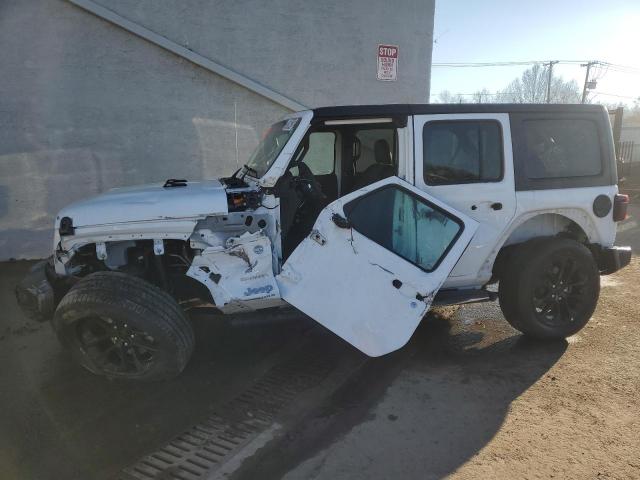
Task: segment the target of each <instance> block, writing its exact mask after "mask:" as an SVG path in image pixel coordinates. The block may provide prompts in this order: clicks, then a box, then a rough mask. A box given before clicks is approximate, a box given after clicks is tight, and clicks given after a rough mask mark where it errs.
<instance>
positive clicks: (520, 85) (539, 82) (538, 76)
mask: <svg viewBox="0 0 640 480" xmlns="http://www.w3.org/2000/svg"><path fill="white" fill-rule="evenodd" d="M547 82H548V70H547V68H545V67H544V66H542V65H540V64H536V65H534V66H533V67H531V68H529V69H527V70H525V71H524V72H523V73H522V76H521V77H520V78H516V79H515V80H513V81H512V82H511V83H509V85H507V87H506V88H504V89H503V90H500V91H499V92H498V95H497V96H496V99H495V101H497V102H508V103H545V102H546V98H547ZM550 93H551V95H550V101H551V103H580V87H579V86H578V84H577V83H576V81H575V80H571V81H568V82H565V81H564V80H563V79H562V77H553V78H552V79H551V91H550Z"/></svg>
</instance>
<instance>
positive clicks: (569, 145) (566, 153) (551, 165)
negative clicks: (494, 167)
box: [522, 119, 602, 179]
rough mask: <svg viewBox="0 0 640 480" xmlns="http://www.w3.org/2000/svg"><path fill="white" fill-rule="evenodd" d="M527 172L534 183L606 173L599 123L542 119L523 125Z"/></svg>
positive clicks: (527, 121) (579, 120) (583, 120)
mask: <svg viewBox="0 0 640 480" xmlns="http://www.w3.org/2000/svg"><path fill="white" fill-rule="evenodd" d="M522 126H523V133H524V140H525V146H526V157H525V165H526V166H525V168H526V172H527V176H528V177H529V178H532V179H539V178H561V177H586V176H593V175H599V174H600V173H601V172H602V158H601V152H600V139H599V136H598V128H597V125H596V123H595V122H593V121H591V120H585V119H540V120H525V121H523V122H522Z"/></svg>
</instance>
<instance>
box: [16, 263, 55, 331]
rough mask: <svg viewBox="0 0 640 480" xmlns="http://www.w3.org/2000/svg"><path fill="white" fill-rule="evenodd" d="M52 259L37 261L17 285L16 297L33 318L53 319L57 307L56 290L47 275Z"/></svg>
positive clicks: (38, 319) (27, 313)
mask: <svg viewBox="0 0 640 480" xmlns="http://www.w3.org/2000/svg"><path fill="white" fill-rule="evenodd" d="M48 268H50V260H43V261H42V262H38V263H36V264H35V265H34V266H33V267H31V270H29V273H28V274H27V276H26V277H24V279H22V281H21V282H20V283H19V284H18V285H17V286H16V290H15V292H16V299H17V300H18V305H19V306H20V308H22V311H23V312H24V314H25V315H26V316H27V317H29V318H30V319H32V320H37V321H39V322H43V321H46V320H49V319H51V317H52V316H53V312H54V310H55V307H56V302H55V292H54V290H53V287H52V285H51V283H50V282H49V279H48V277H47V269H48Z"/></svg>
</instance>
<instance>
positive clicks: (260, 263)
mask: <svg viewBox="0 0 640 480" xmlns="http://www.w3.org/2000/svg"><path fill="white" fill-rule="evenodd" d="M627 203H628V198H627V197H626V196H624V195H619V194H618V189H617V177H616V162H615V155H614V145H613V139H612V134H611V127H610V124H609V119H608V116H607V112H606V110H605V109H604V108H602V107H598V106H583V105H486V104H485V105H380V106H344V107H327V108H318V109H315V110H309V111H303V112H299V113H295V114H292V115H288V116H287V117H285V118H284V119H283V120H281V121H279V122H277V123H275V124H274V125H273V126H271V127H270V128H269V130H268V131H267V132H266V133H265V136H264V139H263V140H262V142H261V143H260V145H259V146H258V147H257V149H256V151H255V153H254V154H253V155H252V156H251V158H250V159H249V161H248V162H247V164H246V165H245V166H244V167H243V168H242V169H240V170H239V171H237V172H236V173H235V174H233V175H232V176H230V177H228V178H222V179H220V180H211V181H203V182H190V181H186V180H179V179H171V180H167V181H166V182H165V183H164V184H157V185H149V186H143V187H127V188H118V189H114V190H111V191H109V192H107V193H105V194H103V195H100V196H97V197H95V198H92V199H89V200H86V201H82V202H78V203H75V204H72V205H70V206H69V207H67V208H65V209H63V210H62V211H61V212H60V213H59V215H58V216H57V218H56V221H55V236H54V245H53V246H54V254H53V257H52V258H51V259H50V260H49V261H47V262H43V263H41V264H38V265H36V267H34V269H32V271H31V273H30V274H29V275H28V276H27V278H25V280H24V281H23V282H22V284H21V285H20V286H18V288H17V295H18V300H19V302H20V303H21V305H22V306H23V307H24V308H25V310H27V311H29V312H31V313H33V314H36V315H38V316H39V317H40V318H44V319H47V318H51V317H52V316H53V320H52V323H53V327H54V329H55V331H56V333H57V335H58V337H59V339H60V340H61V342H62V343H63V344H64V345H65V346H66V347H68V348H69V349H70V350H71V352H72V353H73V355H74V356H75V357H76V358H77V359H78V361H79V362H80V363H81V364H82V365H83V366H85V367H86V368H88V369H89V370H90V371H92V372H94V373H98V374H103V375H107V376H110V377H125V378H137V379H159V378H167V377H170V376H172V375H176V374H178V373H179V372H180V371H181V370H182V369H183V368H184V366H185V365H186V363H187V361H188V359H189V356H190V355H191V352H192V349H193V345H194V335H193V330H192V328H191V325H190V323H189V321H188V319H187V316H186V315H185V310H187V309H190V308H196V307H202V306H208V307H209V308H215V310H216V311H217V312H218V313H223V314H238V313H241V312H248V311H254V312H255V311H257V310H262V311H263V312H264V316H265V318H268V314H269V312H274V311H278V310H279V309H281V308H282V307H288V306H290V305H292V306H294V307H296V308H297V309H298V310H300V311H302V312H304V313H305V314H307V315H308V316H309V317H311V318H313V319H314V320H316V321H317V322H319V323H321V324H322V325H324V326H325V327H327V328H328V329H329V330H332V331H333V332H335V333H336V334H337V335H338V336H340V337H342V338H343V339H344V340H346V341H347V342H349V343H351V344H352V345H354V346H355V347H357V348H358V349H360V350H361V351H363V352H364V353H366V354H367V355H370V356H378V355H384V354H386V353H389V352H392V351H394V350H396V349H399V348H400V347H402V346H403V345H404V344H405V343H406V342H407V341H408V340H409V338H410V337H411V335H412V333H413V332H414V330H415V329H416V327H417V326H418V324H419V323H420V321H421V319H422V318H423V317H424V315H425V313H426V312H427V310H428V309H429V308H430V306H431V305H443V304H459V303H468V302H474V301H486V300H492V299H494V298H496V296H497V297H499V300H500V306H501V308H502V311H503V312H504V316H505V317H506V319H507V321H508V322H509V323H510V324H511V325H513V326H514V327H515V328H516V329H518V330H520V331H521V332H523V333H525V334H528V335H532V336H535V337H545V338H556V337H566V336H569V335H572V334H574V333H576V332H577V331H578V330H580V329H581V328H582V327H583V326H584V325H585V324H586V323H587V321H588V320H589V318H590V316H591V315H592V313H593V311H594V309H595V306H596V303H597V300H598V293H599V287H600V275H601V274H608V273H612V272H614V271H616V270H618V269H620V268H621V267H623V266H625V265H627V264H628V263H629V261H630V258H631V250H630V249H629V248H624V247H615V246H614V240H615V233H616V223H615V222H617V221H620V220H622V219H624V218H625V216H626V207H627ZM496 281H497V282H499V289H498V294H497V295H496V294H495V293H492V292H490V291H488V290H487V289H486V287H487V285H489V284H491V283H492V282H496Z"/></svg>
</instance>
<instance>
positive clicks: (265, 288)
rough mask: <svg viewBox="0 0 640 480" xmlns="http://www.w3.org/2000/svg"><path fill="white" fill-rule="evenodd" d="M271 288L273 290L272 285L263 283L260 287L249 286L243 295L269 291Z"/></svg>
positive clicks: (247, 295)
mask: <svg viewBox="0 0 640 480" xmlns="http://www.w3.org/2000/svg"><path fill="white" fill-rule="evenodd" d="M271 290H273V285H264V286H262V287H257V288H253V287H249V288H247V290H246V291H245V292H244V296H245V297H250V296H252V295H258V294H260V293H271Z"/></svg>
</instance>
